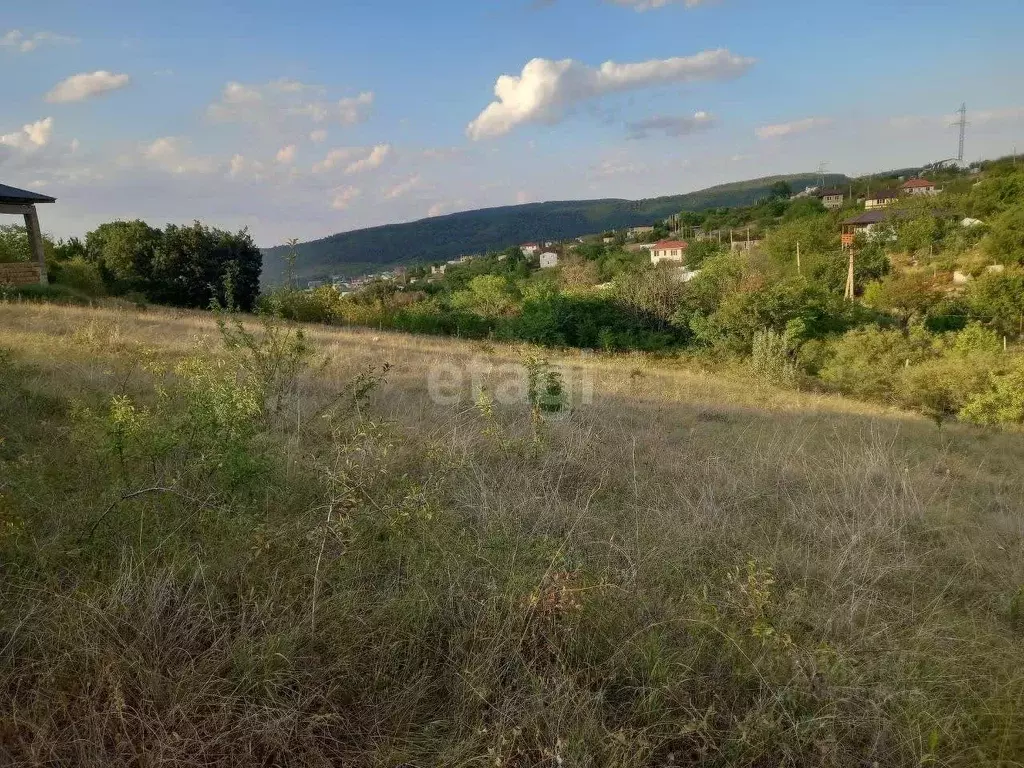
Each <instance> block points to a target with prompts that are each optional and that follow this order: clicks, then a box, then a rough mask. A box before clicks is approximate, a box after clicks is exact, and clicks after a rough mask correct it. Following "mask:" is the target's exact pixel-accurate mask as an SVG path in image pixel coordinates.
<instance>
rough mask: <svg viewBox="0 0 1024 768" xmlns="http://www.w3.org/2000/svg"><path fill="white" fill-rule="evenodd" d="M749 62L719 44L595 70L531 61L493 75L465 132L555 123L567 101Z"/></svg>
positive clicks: (716, 74) (726, 72)
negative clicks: (489, 93) (489, 97)
mask: <svg viewBox="0 0 1024 768" xmlns="http://www.w3.org/2000/svg"><path fill="white" fill-rule="evenodd" d="M753 64H754V59H750V58H746V57H742V56H736V55H735V54H733V53H730V52H729V51H728V50H726V49H724V48H720V49H718V50H713V51H703V52H701V53H698V54H694V55H693V56H680V57H676V58H671V59H653V60H651V61H642V62H635V63H629V64H618V63H616V62H614V61H606V62H605V63H604V64H602V65H601V66H600V67H598V68H594V67H588V66H587V65H586V64H581V63H580V62H577V61H574V60H572V59H563V60H561V61H552V60H550V59H533V60H532V61H529V62H527V64H526V66H525V67H523V71H522V74H520V75H518V76H516V75H502V76H501V77H499V78H498V81H497V83H496V84H495V86H494V94H495V96H497V97H498V98H497V101H493V102H491V103H490V104H489V105H488V106H487V108H486V109H484V111H483V112H481V113H480V115H479V116H478V117H477V118H476V119H475V120H473V122H471V123H470V124H469V126H468V127H467V129H466V133H467V134H468V135H469V137H470V138H471V139H474V140H479V139H485V138H489V137H493V136H502V135H504V134H506V133H508V132H509V131H511V130H512V129H513V128H515V127H516V126H519V125H521V124H523V123H529V122H547V123H555V122H558V121H559V120H561V119H562V117H563V116H564V114H565V111H566V109H567V108H568V107H570V106H572V105H573V104H576V103H579V102H582V101H587V100H590V99H595V98H598V97H600V96H602V95H604V94H607V93H614V92H617V91H628V90H634V89H639V88H647V87H650V86H655V85H663V84H666V83H688V82H697V81H705V80H727V79H732V78H736V77H739V76H740V75H742V74H743V73H744V72H746V71H747V70H748V69H750V67H751V66H753Z"/></svg>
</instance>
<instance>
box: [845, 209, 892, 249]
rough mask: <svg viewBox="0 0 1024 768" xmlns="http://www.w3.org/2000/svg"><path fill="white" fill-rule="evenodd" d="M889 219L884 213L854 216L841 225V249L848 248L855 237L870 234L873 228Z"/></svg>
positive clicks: (869, 212)
mask: <svg viewBox="0 0 1024 768" xmlns="http://www.w3.org/2000/svg"><path fill="white" fill-rule="evenodd" d="M888 218H889V216H888V214H886V213H885V212H884V211H877V210H876V211H867V212H866V213H862V214H860V215H859V216H854V217H853V218H851V219H847V220H846V221H844V222H843V223H842V241H843V247H844V248H849V247H850V246H851V245H853V240H854V238H855V237H857V235H859V234H861V233H864V234H870V233H871V232H872V230H874V228H875V227H877V226H878V225H879V224H882V223H884V222H885V221H886V220H887V219H888Z"/></svg>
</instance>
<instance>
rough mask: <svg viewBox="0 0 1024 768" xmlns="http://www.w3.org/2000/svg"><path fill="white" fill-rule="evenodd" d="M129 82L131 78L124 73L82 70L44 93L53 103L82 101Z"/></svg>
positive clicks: (114, 89)
mask: <svg viewBox="0 0 1024 768" xmlns="http://www.w3.org/2000/svg"><path fill="white" fill-rule="evenodd" d="M129 82H131V78H130V77H128V75H125V74H115V73H113V72H107V71H106V70H99V71H97V72H83V73H81V74H78V75H72V76H71V77H69V78H67V79H66V80H61V81H60V82H59V83H57V85H55V86H54V87H53V89H52V90H51V91H50V92H49V93H48V94H46V100H47V101H50V102H53V103H55V104H62V103H65V102H69V101H84V100H85V99H88V98H91V97H93V96H98V95H100V94H102V93H106V92H107V91H116V90H117V89H118V88H124V87H125V86H126V85H128V83H129Z"/></svg>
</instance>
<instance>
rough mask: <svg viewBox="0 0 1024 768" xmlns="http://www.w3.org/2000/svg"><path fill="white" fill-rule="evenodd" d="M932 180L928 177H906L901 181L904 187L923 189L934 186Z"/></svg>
mask: <svg viewBox="0 0 1024 768" xmlns="http://www.w3.org/2000/svg"><path fill="white" fill-rule="evenodd" d="M934 186H935V182H934V181H928V179H908V180H907V181H905V182H903V188H904V189H925V188H927V187H934Z"/></svg>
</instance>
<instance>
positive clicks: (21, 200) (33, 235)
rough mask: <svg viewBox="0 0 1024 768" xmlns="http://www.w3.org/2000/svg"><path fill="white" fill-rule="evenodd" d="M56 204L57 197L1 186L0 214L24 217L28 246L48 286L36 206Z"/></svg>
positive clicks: (40, 278) (41, 279) (41, 276)
mask: <svg viewBox="0 0 1024 768" xmlns="http://www.w3.org/2000/svg"><path fill="white" fill-rule="evenodd" d="M55 202H57V198H55V197H49V196H47V195H41V194H39V193H38V192H29V191H28V190H27V189H18V188H17V187H9V186H7V185H6V184H0V213H9V214H14V215H20V216H24V218H25V230H26V231H27V232H28V244H29V247H30V248H31V249H32V258H33V260H34V261H35V262H36V264H37V265H38V266H39V282H40V283H42V284H43V285H45V284H46V254H45V252H44V251H43V232H42V230H41V229H40V228H39V216H38V214H37V213H36V205H37V204H39V203H55Z"/></svg>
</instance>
